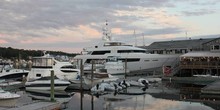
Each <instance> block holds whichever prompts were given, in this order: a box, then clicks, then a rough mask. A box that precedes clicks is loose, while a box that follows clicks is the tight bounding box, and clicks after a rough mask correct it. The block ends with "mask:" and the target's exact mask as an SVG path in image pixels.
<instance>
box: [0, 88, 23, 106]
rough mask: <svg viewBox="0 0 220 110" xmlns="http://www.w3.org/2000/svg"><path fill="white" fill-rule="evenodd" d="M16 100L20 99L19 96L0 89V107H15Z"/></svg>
mask: <svg viewBox="0 0 220 110" xmlns="http://www.w3.org/2000/svg"><path fill="white" fill-rule="evenodd" d="M18 98H20V95H19V94H14V93H10V92H8V91H4V90H2V89H0V106H4V107H14V106H16V103H17V100H18Z"/></svg>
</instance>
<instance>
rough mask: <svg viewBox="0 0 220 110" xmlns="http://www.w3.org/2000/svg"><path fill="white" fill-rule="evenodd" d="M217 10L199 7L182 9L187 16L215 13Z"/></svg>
mask: <svg viewBox="0 0 220 110" xmlns="http://www.w3.org/2000/svg"><path fill="white" fill-rule="evenodd" d="M215 12H216V11H215V10H209V9H199V10H194V11H182V13H183V14H184V15H186V16H202V15H207V14H213V13H215Z"/></svg>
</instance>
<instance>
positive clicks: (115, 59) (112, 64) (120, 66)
mask: <svg viewBox="0 0 220 110" xmlns="http://www.w3.org/2000/svg"><path fill="white" fill-rule="evenodd" d="M104 66H105V69H106V72H107V73H109V74H111V75H125V72H126V73H129V72H130V71H129V70H128V69H127V68H126V67H125V62H122V60H120V57H119V56H108V57H107V62H106V63H104ZM125 69H126V70H125Z"/></svg>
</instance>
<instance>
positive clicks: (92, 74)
mask: <svg viewBox="0 0 220 110" xmlns="http://www.w3.org/2000/svg"><path fill="white" fill-rule="evenodd" d="M93 72H94V60H92V68H91V81H92V84H91V85H92V87H93V77H94V73H93Z"/></svg>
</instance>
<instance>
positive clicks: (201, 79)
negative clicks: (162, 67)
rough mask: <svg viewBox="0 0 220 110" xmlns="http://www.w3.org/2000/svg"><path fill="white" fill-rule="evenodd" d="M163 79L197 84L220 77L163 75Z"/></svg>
mask: <svg viewBox="0 0 220 110" xmlns="http://www.w3.org/2000/svg"><path fill="white" fill-rule="evenodd" d="M162 80H163V81H169V82H177V83H188V84H198V85H208V84H211V83H213V82H215V81H220V78H215V77H163V78H162Z"/></svg>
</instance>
